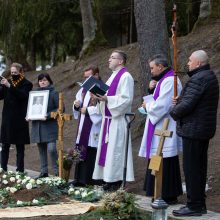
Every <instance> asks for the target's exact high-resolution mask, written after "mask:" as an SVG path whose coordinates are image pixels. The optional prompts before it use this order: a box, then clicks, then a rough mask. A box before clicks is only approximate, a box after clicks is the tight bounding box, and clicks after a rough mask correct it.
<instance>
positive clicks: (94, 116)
mask: <svg viewBox="0 0 220 220" xmlns="http://www.w3.org/2000/svg"><path fill="white" fill-rule="evenodd" d="M82 91H83V89H82V88H81V89H80V90H79V91H78V92H77V94H76V100H79V101H80V103H82V101H83V100H82V98H83V95H82ZM89 100H90V92H87V93H86V95H85V97H84V102H83V107H86V108H87V111H88V113H89V117H90V119H91V121H92V128H91V131H90V135H89V141H88V146H90V147H96V148H97V146H98V140H99V133H100V128H101V122H102V115H101V114H98V113H97V108H96V106H88V105H89ZM79 115H80V124H79V128H78V133H77V138H76V144H78V143H79V140H80V136H81V131H82V127H83V123H84V119H85V114H79V111H76V110H75V109H74V106H73V116H74V118H75V119H78V118H79Z"/></svg>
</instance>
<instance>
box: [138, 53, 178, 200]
mask: <svg viewBox="0 0 220 220" xmlns="http://www.w3.org/2000/svg"><path fill="white" fill-rule="evenodd" d="M149 65H150V69H151V75H152V79H153V80H156V81H157V84H156V87H155V89H154V91H153V94H150V95H148V96H145V97H143V99H144V103H143V105H142V106H143V107H144V108H145V109H146V113H147V118H146V124H145V129H144V134H143V139H142V142H141V147H140V151H139V156H140V157H145V158H146V159H149V158H151V157H152V156H153V155H156V152H157V148H158V145H159V141H160V136H157V135H154V131H155V129H160V130H161V129H162V126H163V123H164V119H165V118H168V119H169V127H168V130H169V131H173V135H172V137H171V138H169V137H167V138H165V142H164V146H163V181H162V184H163V185H162V198H163V199H164V200H165V201H166V202H167V203H169V204H172V203H176V202H177V197H178V196H179V195H181V194H182V186H181V176H180V168H179V158H178V154H179V153H180V152H181V151H182V139H181V138H180V137H179V136H178V135H177V134H176V122H175V121H174V120H173V119H172V117H171V116H170V114H169V113H170V111H171V108H172V97H173V95H174V72H173V70H172V69H171V68H169V67H168V62H167V60H166V58H164V56H162V55H156V56H155V57H153V58H152V59H151V60H150V61H149ZM177 89H178V94H180V92H181V90H182V85H181V82H180V80H179V79H178V85H177ZM144 190H145V191H146V195H147V196H153V194H154V176H152V175H151V170H149V169H147V173H146V177H145V184H144Z"/></svg>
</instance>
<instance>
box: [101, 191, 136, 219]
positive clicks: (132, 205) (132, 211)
mask: <svg viewBox="0 0 220 220" xmlns="http://www.w3.org/2000/svg"><path fill="white" fill-rule="evenodd" d="M102 202H103V205H102V208H103V210H104V211H107V212H111V213H113V214H114V215H115V216H117V218H118V219H131V218H132V216H133V215H136V214H137V204H136V199H135V196H134V195H133V194H131V193H128V192H126V191H125V190H123V189H119V190H117V191H116V192H113V193H110V194H106V195H105V196H104V198H103V200H102Z"/></svg>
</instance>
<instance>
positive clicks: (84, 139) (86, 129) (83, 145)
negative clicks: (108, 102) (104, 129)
mask: <svg viewBox="0 0 220 220" xmlns="http://www.w3.org/2000/svg"><path fill="white" fill-rule="evenodd" d="M82 95H83V102H82V106H83V103H84V100H85V96H86V91H85V90H83V91H82ZM89 103H90V101H89ZM89 103H88V106H89ZM80 120H81V117H80ZM79 124H80V121H79ZM79 124H78V126H79ZM91 129H92V121H91V119H90V117H89V115H85V117H84V122H83V126H82V130H81V135H80V138H79V144H78V147H79V150H80V159H81V160H85V159H86V155H87V147H88V143H89V136H90V132H91Z"/></svg>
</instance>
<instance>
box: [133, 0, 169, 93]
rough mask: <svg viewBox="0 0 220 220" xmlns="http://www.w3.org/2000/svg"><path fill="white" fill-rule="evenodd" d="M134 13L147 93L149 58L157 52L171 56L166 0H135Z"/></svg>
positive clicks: (144, 88)
mask: <svg viewBox="0 0 220 220" xmlns="http://www.w3.org/2000/svg"><path fill="white" fill-rule="evenodd" d="M134 14H135V20H136V27H137V37H138V43H139V45H140V62H141V82H142V92H143V93H145V92H146V90H147V85H148V82H149V79H150V69H149V66H148V65H147V60H148V59H149V58H150V57H151V56H153V55H155V54H164V55H165V56H166V57H167V58H169V38H168V33H167V24H166V17H165V3H164V0H157V1H152V0H134Z"/></svg>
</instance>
